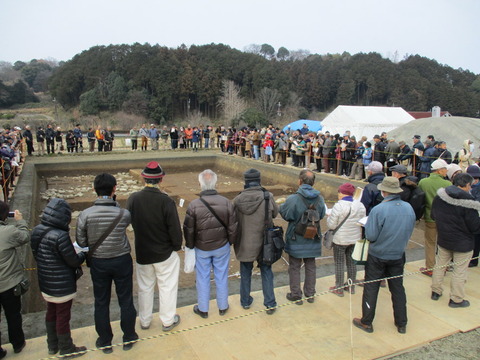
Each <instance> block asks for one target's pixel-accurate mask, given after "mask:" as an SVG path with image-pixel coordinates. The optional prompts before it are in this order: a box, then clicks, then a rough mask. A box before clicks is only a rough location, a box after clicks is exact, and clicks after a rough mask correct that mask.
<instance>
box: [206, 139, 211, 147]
mask: <svg viewBox="0 0 480 360" xmlns="http://www.w3.org/2000/svg"><path fill="white" fill-rule="evenodd" d="M208 145H210V138H205V149H208Z"/></svg>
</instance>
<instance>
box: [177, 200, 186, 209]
mask: <svg viewBox="0 0 480 360" xmlns="http://www.w3.org/2000/svg"><path fill="white" fill-rule="evenodd" d="M184 204H185V199H180V201H179V203H178V206H180V207H183V205H184Z"/></svg>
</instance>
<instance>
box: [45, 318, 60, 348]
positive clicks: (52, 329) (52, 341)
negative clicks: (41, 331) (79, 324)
mask: <svg viewBox="0 0 480 360" xmlns="http://www.w3.org/2000/svg"><path fill="white" fill-rule="evenodd" d="M45 325H46V327H47V345H48V355H55V354H56V353H57V352H58V337H57V328H56V324H55V322H54V321H45Z"/></svg>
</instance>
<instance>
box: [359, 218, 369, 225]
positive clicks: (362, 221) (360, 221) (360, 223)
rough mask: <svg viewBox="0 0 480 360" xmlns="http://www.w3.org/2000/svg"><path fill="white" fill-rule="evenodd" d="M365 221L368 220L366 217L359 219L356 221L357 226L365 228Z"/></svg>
mask: <svg viewBox="0 0 480 360" xmlns="http://www.w3.org/2000/svg"><path fill="white" fill-rule="evenodd" d="M367 220H368V216H365V217H364V218H361V219H360V220H358V221H357V224H359V225H362V226H365V224H366V223H367Z"/></svg>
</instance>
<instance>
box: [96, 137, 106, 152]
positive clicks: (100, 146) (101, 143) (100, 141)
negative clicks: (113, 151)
mask: <svg viewBox="0 0 480 360" xmlns="http://www.w3.org/2000/svg"><path fill="white" fill-rule="evenodd" d="M97 143H98V152H102V151H103V147H104V146H105V141H103V140H97Z"/></svg>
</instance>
